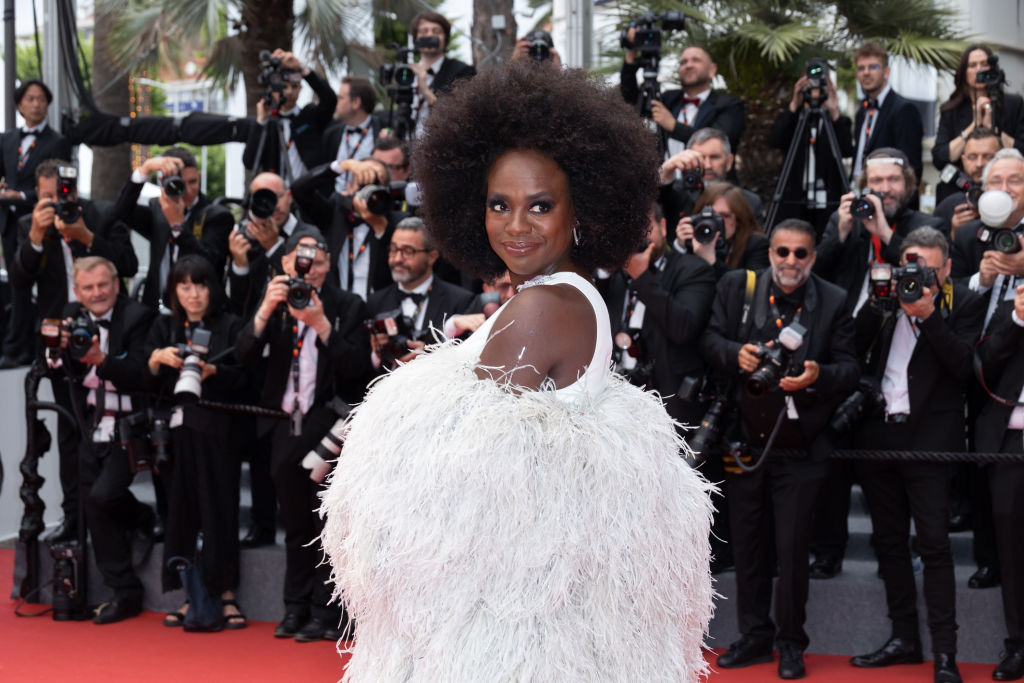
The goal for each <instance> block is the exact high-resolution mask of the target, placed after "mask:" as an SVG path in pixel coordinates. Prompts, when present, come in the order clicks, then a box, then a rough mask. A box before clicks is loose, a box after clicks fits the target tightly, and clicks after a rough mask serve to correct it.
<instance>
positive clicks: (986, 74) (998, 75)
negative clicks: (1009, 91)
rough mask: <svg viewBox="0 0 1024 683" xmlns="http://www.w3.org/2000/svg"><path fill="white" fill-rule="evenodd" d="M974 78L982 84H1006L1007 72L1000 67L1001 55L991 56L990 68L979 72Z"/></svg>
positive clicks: (991, 85) (1000, 85) (989, 60)
mask: <svg viewBox="0 0 1024 683" xmlns="http://www.w3.org/2000/svg"><path fill="white" fill-rule="evenodd" d="M974 78H975V80H976V81H977V82H978V83H979V84H980V85H984V86H987V87H993V86H995V87H997V88H1001V87H1002V86H1004V85H1006V72H1005V71H1003V70H1002V69H1001V68H999V55H992V56H991V57H989V58H988V68H987V69H985V70H984V71H979V72H977V74H975V76H974Z"/></svg>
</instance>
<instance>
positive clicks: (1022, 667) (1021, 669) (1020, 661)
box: [992, 647, 1024, 681]
mask: <svg viewBox="0 0 1024 683" xmlns="http://www.w3.org/2000/svg"><path fill="white" fill-rule="evenodd" d="M1021 678H1024V647H1016V648H1007V651H1006V656H1005V657H1003V659H1002V661H1000V662H999V666H997V667H996V669H995V671H993V672H992V680H993V681H1016V680H1019V679H1021Z"/></svg>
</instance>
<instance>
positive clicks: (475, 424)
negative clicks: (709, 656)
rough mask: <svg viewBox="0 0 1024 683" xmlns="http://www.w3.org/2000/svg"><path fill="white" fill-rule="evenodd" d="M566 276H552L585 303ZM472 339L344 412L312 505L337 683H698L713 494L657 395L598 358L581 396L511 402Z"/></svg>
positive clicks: (406, 370)
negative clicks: (327, 472)
mask: <svg viewBox="0 0 1024 683" xmlns="http://www.w3.org/2000/svg"><path fill="white" fill-rule="evenodd" d="M572 277H573V278H575V280H572V279H571V278H570V279H568V280H567V279H566V274H558V275H556V276H554V278H556V280H555V282H568V283H569V284H573V285H574V286H576V287H578V288H579V289H581V291H584V293H585V294H587V295H588V298H589V299H590V300H591V301H592V303H594V299H595V298H596V297H597V296H598V295H597V292H596V290H594V289H593V287H592V286H591V285H590V284H589V283H587V282H586V281H584V280H582V278H579V277H578V276H572ZM577 280H578V282H576V281H577ZM545 284H548V283H545ZM552 284H553V283H552ZM586 288H589V290H590V291H588V290H587V289H586ZM599 303H600V299H599V298H597V303H595V312H596V313H597V315H598V330H599V335H600V334H601V333H602V332H608V338H609V339H610V331H608V323H607V311H606V310H605V309H604V306H603V304H600V310H597V304H599ZM602 314H603V321H602ZM496 317H497V315H495V316H493V317H492V318H491V319H490V320H491V321H493V320H494V318H496ZM602 322H603V325H604V328H602ZM488 331H489V327H488V329H484V328H481V330H479V331H478V332H477V333H476V334H475V335H474V337H473V338H471V339H470V340H468V341H467V342H466V343H465V344H461V345H459V344H454V343H447V344H444V345H441V346H440V347H438V348H436V349H435V350H433V351H432V352H431V353H429V354H427V355H426V356H424V357H422V358H419V359H417V360H416V361H415V362H413V363H410V364H408V365H405V366H403V367H401V368H399V369H398V370H396V371H395V372H393V373H392V374H390V375H389V376H387V377H386V378H383V379H382V380H380V381H378V382H376V383H375V384H374V385H373V387H372V388H371V390H370V392H369V393H368V395H367V397H366V401H365V402H364V403H363V404H362V405H360V406H359V407H358V408H357V409H356V410H355V411H354V413H353V415H352V416H351V418H350V423H349V427H350V429H349V432H348V436H347V441H346V443H345V447H344V451H343V452H342V457H341V459H340V461H339V463H338V466H337V468H336V469H335V471H334V473H333V474H332V477H331V480H330V484H329V488H328V489H327V490H326V491H325V492H324V494H323V505H322V508H321V513H322V514H325V515H326V528H325V530H324V533H323V539H322V540H323V546H324V549H325V550H326V552H327V554H328V555H329V558H330V561H331V564H332V565H333V578H334V581H335V594H336V596H337V597H339V598H342V599H344V600H345V602H346V604H347V606H348V610H349V613H350V615H351V616H352V617H353V618H354V620H355V622H356V637H355V641H354V644H353V647H352V648H351V650H350V652H351V659H350V661H349V664H348V667H347V670H346V672H345V677H344V680H345V681H350V682H353V683H354V682H368V681H374V682H377V681H381V682H390V681H423V682H424V683H427V682H429V683H441V682H443V681H458V682H465V683H481V682H490V681H536V682H549V681H550V682H555V681H558V682H561V681H579V682H581V683H583V682H585V683H593V682H597V681H630V682H632V681H694V680H697V679H699V678H700V677H701V676H703V675H704V674H706V669H707V667H706V664H705V661H704V657H703V651H702V644H703V638H704V635H705V633H706V632H707V627H708V622H709V621H710V618H711V614H712V611H713V605H712V598H713V595H714V592H713V588H712V580H711V576H710V574H709V571H708V562H709V555H710V551H709V547H708V531H709V525H710V518H711V512H712V506H711V502H710V497H709V494H710V492H711V490H712V487H711V486H710V485H709V484H708V483H707V482H706V481H705V480H704V479H703V477H701V475H699V474H698V473H696V472H695V471H693V470H691V469H690V468H689V466H687V464H686V463H685V462H684V460H683V459H682V458H681V457H680V450H681V449H685V448H686V446H685V444H684V443H683V442H682V441H681V440H680V439H679V438H678V436H677V434H676V430H675V427H674V425H673V423H672V421H671V419H670V418H669V417H668V415H667V414H666V412H665V409H664V408H663V406H662V404H661V401H660V399H659V398H658V397H657V396H656V395H654V394H650V393H644V392H642V391H640V390H639V389H637V388H635V387H633V386H631V385H630V384H628V383H627V382H625V381H624V380H622V379H621V378H619V377H618V376H616V375H613V374H612V373H611V372H610V371H609V370H608V363H607V358H605V359H604V362H603V363H598V362H595V363H592V364H591V367H590V368H588V371H587V373H588V374H593V373H600V375H601V377H600V380H601V381H600V382H598V386H601V385H603V388H601V389H600V390H599V391H596V392H593V391H585V390H578V391H567V390H564V389H563V390H557V391H555V390H547V391H535V392H523V393H521V394H513V393H509V392H507V391H505V390H504V389H502V388H501V386H499V385H498V384H497V383H495V382H493V381H489V380H480V379H478V378H477V377H476V375H475V373H474V366H475V364H476V361H477V360H478V358H479V355H480V349H482V347H483V345H484V343H485V342H486V338H487V333H488ZM598 349H599V350H598V351H595V355H596V356H600V355H603V351H601V349H602V345H600V344H599V345H598ZM595 360H600V359H599V358H598V359H595ZM591 371H593V373H592V372H591ZM581 382H582V379H581V381H580V382H577V383H576V384H575V385H573V387H577V386H578V385H580V384H581ZM589 386H593V384H591V385H589Z"/></svg>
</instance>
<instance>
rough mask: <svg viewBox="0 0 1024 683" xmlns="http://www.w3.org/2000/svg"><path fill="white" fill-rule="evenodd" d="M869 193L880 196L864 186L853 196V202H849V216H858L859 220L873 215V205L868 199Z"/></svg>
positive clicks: (880, 196)
mask: <svg viewBox="0 0 1024 683" xmlns="http://www.w3.org/2000/svg"><path fill="white" fill-rule="evenodd" d="M869 195H875V196H876V197H878V198H879V199H881V198H882V195H881V194H879V193H878V192H875V191H874V190H869V189H867V188H865V189H863V190H861V191H859V192H858V193H857V196H856V197H854V198H853V202H852V203H851V204H850V215H851V216H853V217H854V218H860V219H861V220H865V219H871V218H874V217H875V205H874V204H872V203H871V201H870V200H869V199H868V196H869Z"/></svg>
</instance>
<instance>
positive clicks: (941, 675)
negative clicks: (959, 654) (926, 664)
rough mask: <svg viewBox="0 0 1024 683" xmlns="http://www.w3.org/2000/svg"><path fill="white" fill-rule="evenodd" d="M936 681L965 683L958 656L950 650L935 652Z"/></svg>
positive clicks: (937, 682)
mask: <svg viewBox="0 0 1024 683" xmlns="http://www.w3.org/2000/svg"><path fill="white" fill-rule="evenodd" d="M935 683H963V679H962V678H960V670H959V669H957V668H956V658H955V657H954V656H953V655H951V654H949V653H948V652H936V653H935Z"/></svg>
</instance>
